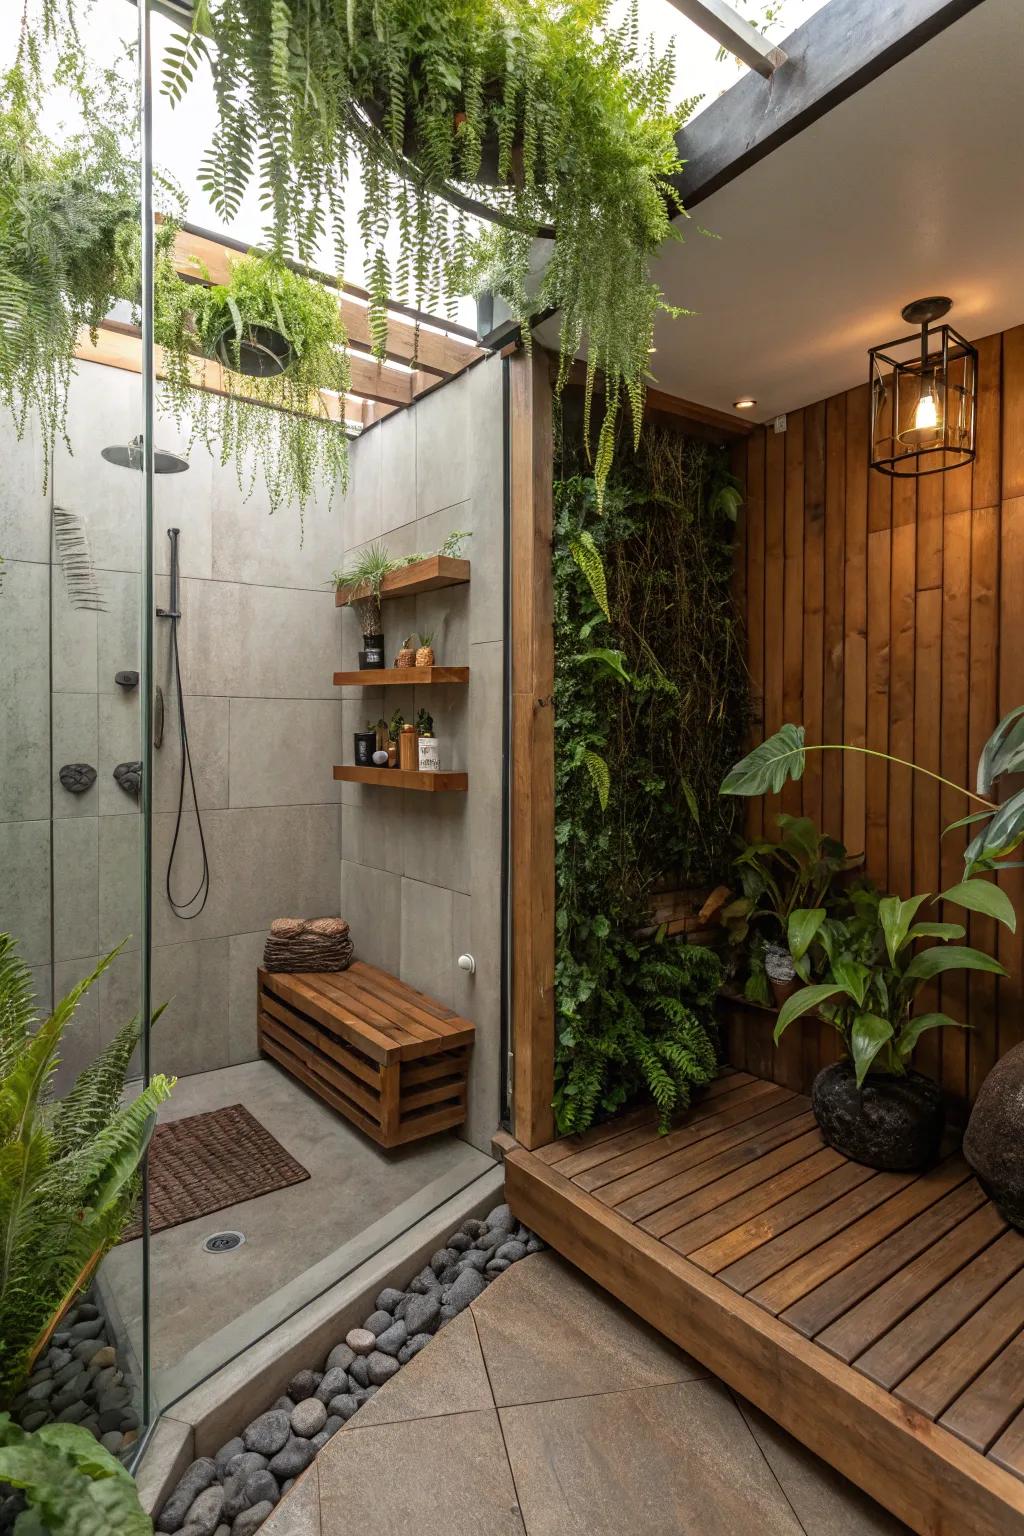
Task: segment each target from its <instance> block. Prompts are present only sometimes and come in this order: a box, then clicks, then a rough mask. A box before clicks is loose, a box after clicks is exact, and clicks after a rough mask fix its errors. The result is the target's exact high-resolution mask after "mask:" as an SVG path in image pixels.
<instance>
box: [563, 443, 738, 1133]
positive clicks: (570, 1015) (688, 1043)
mask: <svg viewBox="0 0 1024 1536" xmlns="http://www.w3.org/2000/svg"><path fill="white" fill-rule="evenodd" d="M723 487H726V488H727V487H728V476H727V471H726V469H725V466H724V463H723V461H722V458H721V457H720V455H719V453H718V452H717V450H713V449H710V448H709V447H708V446H707V445H706V444H704V443H698V442H692V441H688V440H686V439H683V438H681V437H680V436H679V435H678V434H676V433H670V432H662V431H660V430H652V429H650V428H648V429H647V432H646V433H645V443H644V447H643V449H642V452H641V454H640V455H637V456H636V458H635V459H634V461H633V463H632V464H631V465H630V466H629V469H628V471H624V472H622V473H620V474H619V475H618V476H617V477H616V479H615V480H614V481H613V482H612V483H611V484H610V485H609V488H608V493H607V496H606V498H605V503H604V512H603V515H602V514H600V513H599V512H598V511H597V499H596V488H595V485H594V482H593V480H592V479H589V478H587V477H584V476H581V475H578V474H572V473H569V474H568V475H567V476H566V478H564V479H562V480H560V481H558V482H556V486H555V498H556V517H555V538H554V597H555V660H556V671H555V717H556V718H555V799H556V822H555V839H556V847H555V858H556V881H557V895H556V910H557V917H556V945H557V948H556V973H555V998H556V1019H557V1055H556V1085H555V1112H556V1119H557V1123H558V1129H559V1131H560V1132H562V1133H565V1132H569V1131H577V1130H581V1129H583V1128H585V1127H586V1126H587V1125H589V1124H590V1123H591V1122H592V1121H593V1120H594V1119H596V1118H601V1117H604V1116H606V1115H610V1114H613V1113H614V1112H615V1111H616V1110H617V1109H619V1108H621V1106H622V1105H623V1104H624V1103H626V1102H628V1101H629V1100H630V1099H633V1098H636V1097H639V1096H645V1097H648V1098H650V1099H653V1100H654V1102H655V1103H656V1104H657V1105H658V1107H659V1109H660V1110H661V1112H662V1117H663V1120H664V1121H666V1122H667V1119H668V1117H669V1116H670V1115H671V1114H672V1113H674V1112H675V1111H676V1110H679V1109H682V1108H685V1106H686V1104H687V1103H688V1101H689V1094H690V1089H691V1087H693V1086H694V1085H696V1084H699V1083H703V1082H706V1081H708V1079H709V1077H710V1076H712V1075H713V1074H714V1071H715V1051H714V1046H713V1043H712V1037H713V1024H712V1017H711V1005H712V1002H713V999H714V996H715V993H716V991H717V989H718V986H719V984H720V981H721V976H722V969H721V963H720V961H719V960H718V957H717V956H716V955H715V954H713V953H711V952H709V951H708V950H706V949H704V948H702V947H700V946H687V945H682V944H679V943H676V942H675V941H667V940H664V939H663V940H661V941H660V942H658V941H655V942H650V941H638V940H637V939H635V938H634V937H633V935H634V933H635V931H636V930H637V929H638V928H641V927H643V926H644V925H645V923H647V922H648V921H649V918H648V910H649V907H650V893H651V888H652V885H653V884H654V883H655V881H656V880H657V879H658V878H659V877H661V876H663V875H670V876H672V877H673V878H677V877H678V878H679V879H681V881H682V882H683V883H695V882H699V881H710V880H713V879H715V878H716V877H717V876H719V875H720V874H721V873H722V871H723V870H724V869H725V868H726V867H727V865H728V860H729V856H730V840H731V833H732V828H733V819H734V818H733V813H732V811H731V810H730V809H729V807H728V805H727V803H726V804H723V802H722V801H721V800H720V798H719V796H718V792H717V791H718V784H719V782H720V779H721V774H722V771H723V768H724V767H725V765H726V764H728V763H729V762H731V761H732V760H733V758H734V756H735V753H736V750H737V748H738V744H739V741H740V739H741V732H742V730H743V721H744V718H745V687H744V673H743V665H742V660H741V652H740V638H739V634H738V630H737V625H736V620H735V616H734V613H733V608H732V600H731V593H730V586H729V583H730V573H731V537H732V527H731V520H730V508H729V505H728V504H727V503H728V498H723V496H722V495H721V494H720V493H721V491H722V489H723ZM733 510H734V508H733Z"/></svg>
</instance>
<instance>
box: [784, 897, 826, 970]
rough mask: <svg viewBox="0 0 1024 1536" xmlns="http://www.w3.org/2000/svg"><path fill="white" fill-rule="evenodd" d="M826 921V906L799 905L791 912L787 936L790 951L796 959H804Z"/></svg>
mask: <svg viewBox="0 0 1024 1536" xmlns="http://www.w3.org/2000/svg"><path fill="white" fill-rule="evenodd" d="M824 921H825V908H824V907H798V908H797V909H796V911H795V912H791V913H790V914H789V929H788V932H787V934H786V938H787V940H788V942H789V952H790V954H791V955H792V956H793V959H794V960H802V959H803V957H804V955H806V953H807V951H808V949H809V948H810V946H811V943H812V941H813V939H814V937H815V935H816V934H817V932H818V929H819V928H820V927H821V925H822V923H823V922H824Z"/></svg>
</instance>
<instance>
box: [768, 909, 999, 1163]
mask: <svg viewBox="0 0 1024 1536" xmlns="http://www.w3.org/2000/svg"><path fill="white" fill-rule="evenodd" d="M975 883H978V884H984V883H985V882H974V881H970V882H966V884H967V885H969V886H973V885H974V884H975ZM975 894H976V893H975V892H974V891H973V890H967V891H965V890H964V887H963V886H956V887H953V889H951V890H949V891H944V892H943V893H942V895H941V896H939V897H937V898H935V899H936V900H939V901H944V902H952V903H954V904H958V905H963V906H969V904H970V901H971V898H972V897H973V896H974V895H975ZM929 897H930V893H929V892H925V893H924V894H922V895H919V896H911V897H910V898H909V899H908V900H906V901H904V900H902V899H901V898H900V897H899V896H882V897H879V896H878V895H877V894H875V895H874V898H873V906H874V913H873V919H874V920H873V921H872V920H871V917H870V916H869V920H868V921H865V912H864V910H863V908H862V910H861V911H860V912H859V913H858V914H857V919H856V921H855V922H853V923H851V924H844V923H843V922H842V921H835V920H833V921H832V922H831V924H827V922H826V914H825V912H824V911H823V910H822V909H821V908H819V909H818V910H817V911H812V910H803V911H796V912H794V913H793V914H792V917H791V920H790V931H791V933H793V934H794V935H798V936H799V937H798V940H797V943H796V951H797V954H798V957H799V958H802V957H804V956H805V955H806V953H807V951H808V949H809V948H810V946H811V945H812V944H813V943H814V942H815V941H816V940H817V939H818V938H819V937H820V939H821V941H822V944H823V947H824V950H825V954H826V958H827V966H826V970H825V975H824V977H823V979H822V980H821V981H820V982H816V983H814V984H812V985H810V986H806V987H803V988H801V990H800V991H799V992H796V993H794V994H793V996H792V997H790V998H789V999H787V1001H786V1002H785V1003H783V1005H782V1007H781V1009H780V1010H779V1017H778V1022H777V1024H776V1026H775V1041H776V1044H778V1042H779V1040H780V1039H781V1038H782V1035H783V1034H784V1033H785V1031H786V1030H787V1029H788V1027H789V1025H790V1024H792V1023H793V1021H794V1019H798V1018H800V1017H801V1015H803V1014H805V1013H809V1012H810V1011H811V1010H812V1009H814V1010H816V1011H817V1012H818V1014H819V1015H820V1016H821V1017H822V1018H823V1019H825V1020H826V1021H827V1022H828V1023H829V1024H831V1025H832V1027H833V1028H834V1029H835V1030H837V1032H838V1034H839V1036H840V1038H841V1040H842V1043H843V1049H844V1052H845V1059H844V1060H842V1061H839V1062H835V1063H833V1064H832V1065H831V1066H828V1067H825V1068H824V1069H823V1070H822V1071H821V1072H819V1073H818V1076H817V1077H816V1078H815V1080H814V1086H813V1089H812V1092H811V1102H812V1105H813V1108H814V1113H815V1115H816V1117H817V1120H818V1124H819V1125H820V1126H821V1129H822V1132H823V1133H824V1136H825V1139H826V1141H828V1142H829V1143H830V1145H832V1146H834V1147H835V1148H836V1149H837V1150H838V1151H840V1152H842V1153H844V1154H845V1155H846V1156H847V1157H850V1158H853V1160H854V1161H855V1162H858V1163H866V1164H868V1166H869V1167H872V1168H888V1169H911V1168H925V1167H928V1165H929V1164H930V1163H932V1162H933V1161H934V1160H935V1158H936V1157H937V1156H938V1152H939V1145H940V1143H941V1140H942V1132H943V1128H944V1123H945V1116H944V1111H943V1105H942V1095H941V1093H940V1091H939V1088H938V1085H937V1084H936V1083H934V1082H933V1081H932V1079H931V1078H929V1077H925V1076H924V1075H923V1073H921V1072H916V1071H915V1070H914V1069H913V1067H912V1066H911V1064H910V1061H911V1055H912V1053H913V1050H914V1047H915V1045H916V1044H917V1042H918V1040H919V1039H920V1038H921V1036H922V1035H923V1034H924V1033H925V1031H926V1030H930V1029H950V1028H954V1029H963V1028H965V1027H966V1026H965V1025H963V1024H962V1023H961V1022H960V1021H959V1020H957V1019H954V1018H951V1017H950V1015H949V1014H947V1013H939V1012H932V1011H929V1012H924V1013H919V1012H917V1011H916V1005H917V999H918V994H919V993H920V991H921V989H922V987H924V986H926V985H927V984H928V983H929V982H931V981H934V980H935V978H936V977H937V976H941V975H944V974H945V973H946V972H948V971H954V970H968V971H987V972H989V973H992V974H995V975H999V976H1005V975H1006V974H1007V973H1006V971H1005V969H1004V968H1003V966H1001V965H1000V964H999V961H998V960H994V959H993V958H992V956H991V955H986V954H984V953H983V952H982V951H981V950H978V949H971V948H969V947H966V946H963V945H960V944H959V943H958V941H959V940H960V939H962V938H964V936H965V930H964V927H963V925H962V924H961V923H948V922H931V921H928V920H924V921H918V920H917V919H918V913H919V910H920V908H921V907H922V906H923V905H924V903H925V902H926V901H928V900H929ZM964 898H966V899H964Z"/></svg>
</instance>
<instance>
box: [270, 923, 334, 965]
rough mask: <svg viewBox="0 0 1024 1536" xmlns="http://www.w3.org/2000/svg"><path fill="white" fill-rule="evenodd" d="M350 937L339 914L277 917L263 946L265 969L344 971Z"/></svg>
mask: <svg viewBox="0 0 1024 1536" xmlns="http://www.w3.org/2000/svg"><path fill="white" fill-rule="evenodd" d="M351 963H352V938H351V936H350V934H349V931H348V923H346V921H345V919H344V918H343V917H311V918H305V917H278V918H275V920H274V922H272V923H271V925H270V935H269V937H268V939H267V942H266V944H265V945H264V949H263V964H264V966H265V967H266V969H267V970H268V971H344V970H346V969H347V968H348V966H349V965H351Z"/></svg>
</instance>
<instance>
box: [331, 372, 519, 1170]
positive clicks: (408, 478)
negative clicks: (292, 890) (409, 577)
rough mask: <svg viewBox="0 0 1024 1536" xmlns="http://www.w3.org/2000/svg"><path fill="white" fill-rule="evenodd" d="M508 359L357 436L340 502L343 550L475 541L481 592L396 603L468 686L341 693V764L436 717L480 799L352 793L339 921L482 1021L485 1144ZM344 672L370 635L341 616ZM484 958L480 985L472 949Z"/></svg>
mask: <svg viewBox="0 0 1024 1536" xmlns="http://www.w3.org/2000/svg"><path fill="white" fill-rule="evenodd" d="M502 441H503V436H502V394H501V363H500V361H499V360H498V359H496V358H495V359H490V360H488V361H486V362H484V363H481V364H479V365H478V366H477V367H476V368H473V369H471V370H470V371H469V372H468V373H466V374H463V375H462V376H461V377H460V378H458V379H456V380H453V381H452V382H451V383H449V384H446V385H445V386H444V388H443V389H440V390H438V391H436V392H435V393H434V394H431V395H428V396H426V397H425V398H424V399H422V400H420V401H419V402H418V403H417V404H416V405H415V406H414V407H413V408H412V409H410V410H408V411H402V412H399V413H397V414H396V415H395V416H393V417H391V418H389V419H388V420H387V421H385V422H383V423H382V424H381V425H380V426H379V427H375V428H374V429H373V431H372V432H370V433H368V434H367V436H366V437H365V438H363V439H362V440H361V441H359V442H358V443H356V444H355V445H354V447H353V453H352V476H351V483H350V487H349V491H348V494H347V495H346V497H345V500H344V503H343V506H342V524H343V532H344V541H345V553H346V555H349V554H351V553H352V552H353V551H354V550H356V549H358V548H360V547H362V546H364V545H365V544H367V543H369V542H370V541H371V540H373V539H378V538H382V539H383V540H384V542H385V543H386V544H387V546H388V548H389V549H390V550H391V551H392V553H394V554H409V553H413V552H416V551H424V552H426V551H429V550H433V549H436V548H437V547H438V546H439V545H440V544H441V543H442V542H443V540H444V539H445V537H446V536H447V535H448V534H449V533H450V532H451V531H452V530H454V529H465V530H468V531H469V532H471V534H472V537H471V538H470V539H469V540H468V541H467V543H466V546H465V551H464V552H465V554H466V555H467V556H468V557H469V559H470V561H471V563H472V577H471V580H470V582H469V584H468V586H463V587H452V588H449V589H447V590H443V591H440V592H433V593H426V594H422V595H421V596H419V597H416V598H405V599H402V600H401V601H392V602H387V603H385V604H384V629H385V641H386V646H387V650H388V659H390V658H391V656H392V655H393V654H394V652H395V651H396V650H397V649H398V647H399V646H400V644H401V642H402V640H403V638H404V637H405V636H406V635H408V634H410V633H412V632H419V631H422V630H426V629H433V630H434V631H435V640H434V649H435V651H436V652H437V657H438V661H439V662H440V663H442V664H444V663H450V664H451V665H464V664H466V663H468V664H469V667H470V684H469V687H468V688H441V687H430V688H424V687H420V688H415V687H409V688H408V689H406V688H387V689H377V690H376V691H374V690H372V689H351V688H346V689H345V690H343V693H344V697H343V702H342V745H343V752H344V756H343V757H342V758H341V759H340V761H342V762H351V761H352V760H353V751H354V747H353V742H352V733H353V731H356V730H359V729H362V728H363V726H364V725H365V723H366V721H367V720H371V721H375V720H376V719H377V718H378V716H380V715H382V714H383V715H384V716H385V718H390V716H391V714H392V712H393V711H394V710H395V709H396V708H399V709H401V711H402V713H403V715H404V716H405V718H406V719H413V718H415V715H416V712H417V711H418V710H419V709H420V708H426V709H427V710H428V711H429V712H430V713H431V714H432V715H433V717H434V729H435V732H436V733H437V735H438V736H439V738H440V743H441V762H442V767H444V768H451V769H460V770H466V771H468V773H469V792H468V794H466V795H459V794H453V795H419V794H415V793H412V792H402V791H398V790H392V789H385V788H376V787H373V786H364V785H359V784H343V785H342V786H341V791H342V794H341V855H342V857H341V872H340V899H341V912H342V915H343V916H344V917H346V918H347V919H348V921H349V923H350V924H351V925H352V933H353V939H354V942H355V947H356V953H357V954H358V955H360V956H361V957H362V958H364V959H367V960H369V961H370V962H371V963H373V964H376V965H380V966H383V967H384V968H385V969H387V970H390V971H393V972H395V974H396V975H400V976H402V977H403V979H405V980H407V981H409V982H410V983H411V984H412V985H414V986H417V987H420V988H422V989H423V990H424V991H426V992H429V993H431V994H432V995H433V996H435V997H437V998H439V999H440V1000H441V1001H442V1002H444V1003H446V1004H447V1005H448V1006H449V1007H452V1008H455V1009H457V1010H458V1011H459V1012H460V1013H462V1014H463V1015H464V1016H465V1017H467V1018H470V1019H472V1020H473V1022H474V1023H475V1025H476V1029H477V1036H476V1046H475V1052H474V1060H473V1066H472V1069H471V1077H470V1113H469V1119H468V1121H467V1124H466V1127H465V1131H464V1134H465V1136H466V1138H467V1139H468V1140H469V1141H471V1142H473V1143H474V1144H475V1145H477V1146H479V1147H481V1148H482V1149H484V1150H489V1149H490V1138H491V1135H492V1133H493V1131H494V1130H495V1128H496V1126H497V1124H498V1121H499V1119H500V1112H501V1106H500V1103H499V1098H500V1049H501V1043H500V1017H501V1016H500V1007H501V976H500V956H501V884H500V870H501V735H502V698H501V690H502V667H503V660H502V651H503V618H502V592H503V568H502V513H503V490H504V466H503V462H502ZM341 617H342V631H341V654H342V658H343V659H342V662H341V665H342V667H343V668H344V669H346V670H350V669H354V668H355V667H356V666H357V665H358V662H357V659H356V652H357V651H358V649H359V645H360V639H359V632H358V624H357V622H356V619H355V616H354V615H353V614H351V613H348V612H343V613H342V616H341ZM462 953H470V954H472V955H473V956H474V957H475V959H476V967H477V968H476V973H475V975H473V976H470V975H468V974H467V973H465V972H463V971H460V970H459V968H458V965H457V960H458V956H459V955H460V954H462Z"/></svg>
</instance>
